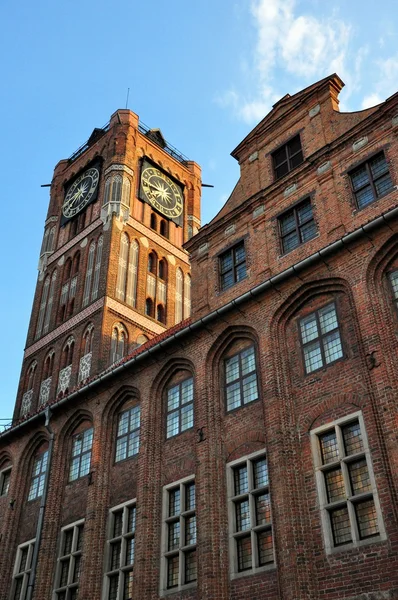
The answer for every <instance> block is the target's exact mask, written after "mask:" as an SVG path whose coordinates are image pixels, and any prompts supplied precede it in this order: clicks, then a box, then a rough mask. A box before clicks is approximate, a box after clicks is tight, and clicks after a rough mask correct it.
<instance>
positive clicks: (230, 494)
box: [226, 449, 276, 579]
mask: <svg viewBox="0 0 398 600" xmlns="http://www.w3.org/2000/svg"><path fill="white" fill-rule="evenodd" d="M262 458H264V459H265V460H266V461H267V473H268V483H267V484H266V485H265V486H259V487H258V488H256V487H254V473H253V464H254V463H255V462H256V461H258V460H261V459H262ZM249 464H250V467H249ZM244 465H246V468H247V473H248V482H249V486H248V487H249V490H248V492H244V493H242V494H235V479H234V473H235V469H236V468H238V467H240V466H244ZM226 469H227V502H228V543H229V544H228V545H229V569H230V576H231V579H236V578H239V577H245V576H247V575H254V574H256V573H260V572H264V571H270V570H272V569H275V568H276V551H275V539H274V538H275V536H274V525H273V518H272V500H271V492H270V487H271V486H270V478H269V471H268V455H267V452H266V450H265V449H262V450H257V451H256V452H253V453H251V454H248V455H246V456H242V457H241V458H238V459H236V460H233V461H231V462H229V463H227V465H226ZM251 483H253V487H251V486H250V484H251ZM264 493H267V494H268V495H269V498H270V501H269V502H270V506H269V511H270V521H269V522H267V523H265V524H260V525H253V526H250V529H246V530H240V531H237V529H238V527H237V521H236V510H235V504H236V503H237V502H239V501H241V500H244V498H245V497H247V498H248V500H249V515H250V516H249V519H250V525H252V523H255V522H256V503H255V498H256V496H260V495H261V494H264ZM263 531H271V533H272V548H273V561H272V562H268V563H266V564H263V565H260V564H259V552H258V535H259V534H261V533H262V532H263ZM249 536H250V540H251V549H252V566H251V568H249V569H244V570H239V564H238V549H237V543H236V540H238V539H243V538H245V537H249Z"/></svg>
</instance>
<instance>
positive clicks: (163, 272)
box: [158, 258, 167, 281]
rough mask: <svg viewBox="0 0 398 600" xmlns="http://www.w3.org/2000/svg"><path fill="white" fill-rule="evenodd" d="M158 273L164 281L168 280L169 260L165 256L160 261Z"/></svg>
mask: <svg viewBox="0 0 398 600" xmlns="http://www.w3.org/2000/svg"><path fill="white" fill-rule="evenodd" d="M158 274H159V279H163V281H166V280H167V261H166V260H165V259H164V258H162V260H160V261H159V269H158Z"/></svg>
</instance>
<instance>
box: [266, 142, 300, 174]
mask: <svg viewBox="0 0 398 600" xmlns="http://www.w3.org/2000/svg"><path fill="white" fill-rule="evenodd" d="M296 138H298V139H299V141H300V150H299V151H297V152H296V153H295V154H293V155H291V156H290V155H289V153H288V147H289V145H290V144H291V143H292V142H293V141H294V140H295V139H296ZM282 148H284V149H285V157H286V158H285V160H284V161H283V162H282V163H279V165H275V154H276V153H277V152H280V150H282ZM300 152H301V158H302V161H301V162H300V163H299V164H298V165H295V166H291V164H290V163H291V159H292V158H293V157H294V156H296V155H297V154H299V153H300ZM271 158H272V170H273V173H274V181H279V180H280V179H283V177H286V176H287V175H289V173H291V172H292V171H294V169H297V168H298V167H299V166H300V165H302V164H303V162H304V152H303V145H302V143H301V135H300V132H297V133H296V134H294V135H292V136H291V137H290V138H289V139H288V140H286V142H285V143H284V144H280V145H279V146H278V147H277V148H275V150H273V151H272V152H271ZM285 162H287V166H288V171H287V173H284V174H283V175H279V176H278V175H277V172H276V170H277V168H278V167H280V166H281V165H282V164H284V163H285Z"/></svg>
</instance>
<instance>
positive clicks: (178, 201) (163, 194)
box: [141, 167, 183, 219]
mask: <svg viewBox="0 0 398 600" xmlns="http://www.w3.org/2000/svg"><path fill="white" fill-rule="evenodd" d="M141 184H142V190H143V192H144V194H145V196H146V197H147V199H148V201H149V202H150V204H152V206H153V207H154V208H156V210H158V211H159V212H160V213H161V214H162V215H164V216H165V217H169V218H171V219H173V218H175V217H179V216H180V215H181V213H182V209H183V198H182V193H181V189H180V188H179V187H178V186H177V185H176V184H175V183H174V181H173V180H172V179H170V177H167V175H165V174H164V173H162V171H159V169H156V168H155V167H147V168H146V169H144V170H143V172H142V175H141Z"/></svg>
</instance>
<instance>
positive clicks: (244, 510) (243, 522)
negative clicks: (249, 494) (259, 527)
mask: <svg viewBox="0 0 398 600" xmlns="http://www.w3.org/2000/svg"><path fill="white" fill-rule="evenodd" d="M235 511H236V531H246V530H247V529H250V511H249V500H241V501H240V502H236V504H235Z"/></svg>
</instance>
